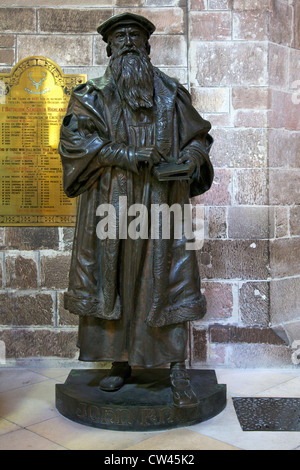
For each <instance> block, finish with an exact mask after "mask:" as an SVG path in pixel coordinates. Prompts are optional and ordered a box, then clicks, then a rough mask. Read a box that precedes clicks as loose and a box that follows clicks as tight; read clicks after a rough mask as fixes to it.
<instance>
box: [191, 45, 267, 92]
mask: <svg viewBox="0 0 300 470" xmlns="http://www.w3.org/2000/svg"><path fill="white" fill-rule="evenodd" d="M190 63H191V84H192V86H204V87H212V86H215V87H225V86H230V87H231V86H267V85H268V47H267V44H265V43H260V42H250V41H245V42H238V41H236V42H231V41H216V42H214V43H212V42H209V43H206V42H201V41H196V40H194V41H191V44H190Z"/></svg>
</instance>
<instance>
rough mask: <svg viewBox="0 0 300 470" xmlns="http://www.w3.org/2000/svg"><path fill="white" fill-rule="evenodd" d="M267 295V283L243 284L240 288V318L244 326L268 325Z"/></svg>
mask: <svg viewBox="0 0 300 470" xmlns="http://www.w3.org/2000/svg"><path fill="white" fill-rule="evenodd" d="M269 295H270V294H269V283H268V282H259V281H256V282H245V283H243V284H242V285H241V286H240V289H239V308H240V318H241V321H242V322H243V323H244V324H246V325H251V326H258V325H259V326H268V325H269V322H270V312H269ZM263 342H264V341H263Z"/></svg>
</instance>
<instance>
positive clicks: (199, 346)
mask: <svg viewBox="0 0 300 470" xmlns="http://www.w3.org/2000/svg"><path fill="white" fill-rule="evenodd" d="M192 337H193V348H192V359H193V360H194V361H196V362H205V361H206V357H207V332H206V330H198V329H196V328H193V334H192Z"/></svg>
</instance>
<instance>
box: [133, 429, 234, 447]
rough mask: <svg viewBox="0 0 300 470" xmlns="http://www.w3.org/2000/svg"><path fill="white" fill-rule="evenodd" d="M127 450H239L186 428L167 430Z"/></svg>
mask: <svg viewBox="0 0 300 470" xmlns="http://www.w3.org/2000/svg"><path fill="white" fill-rule="evenodd" d="M126 450H238V449H237V448H235V447H233V446H231V445H228V444H224V442H221V441H218V440H216V439H212V438H210V437H207V436H204V435H202V434H199V433H197V432H194V431H191V430H189V429H186V428H179V429H174V430H171V431H166V432H164V433H163V434H161V435H160V436H155V437H152V438H150V439H146V440H144V441H142V442H140V443H139V444H136V445H134V446H131V447H129V448H128V449H126Z"/></svg>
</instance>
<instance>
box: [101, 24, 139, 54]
mask: <svg viewBox="0 0 300 470" xmlns="http://www.w3.org/2000/svg"><path fill="white" fill-rule="evenodd" d="M109 43H110V46H111V52H112V54H114V55H123V54H128V53H130V52H131V53H132V52H135V50H141V48H144V49H145V48H146V43H147V36H146V34H145V32H144V31H143V29H141V28H139V27H138V26H128V27H124V26H120V27H118V28H116V29H115V30H114V31H113V32H112V33H111V34H110V36H109Z"/></svg>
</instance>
